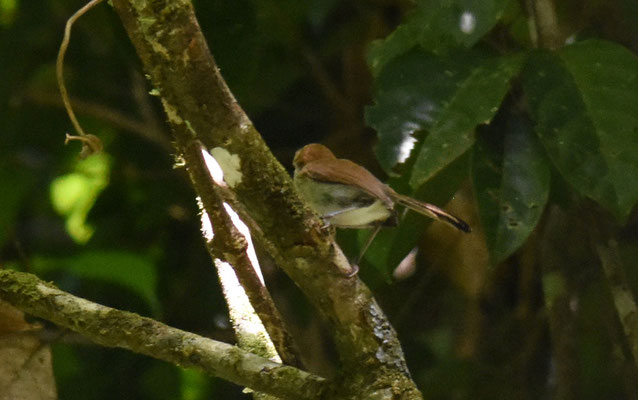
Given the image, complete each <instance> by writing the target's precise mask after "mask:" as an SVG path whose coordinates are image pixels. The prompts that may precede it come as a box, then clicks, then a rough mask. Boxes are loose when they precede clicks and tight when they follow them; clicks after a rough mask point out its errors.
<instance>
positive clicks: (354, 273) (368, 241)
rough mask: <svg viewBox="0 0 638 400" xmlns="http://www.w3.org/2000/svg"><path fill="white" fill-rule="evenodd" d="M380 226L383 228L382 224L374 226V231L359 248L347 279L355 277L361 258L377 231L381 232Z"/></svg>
mask: <svg viewBox="0 0 638 400" xmlns="http://www.w3.org/2000/svg"><path fill="white" fill-rule="evenodd" d="M382 226H383V224H382V223H377V224H376V225H375V227H374V230H373V231H372V233H371V234H370V236H368V238H367V239H366V242H365V244H364V245H363V247H361V251H360V252H359V255H358V256H357V258H356V259H355V262H354V263H352V272H350V273H349V274H348V277H352V276H354V275H356V274H357V272H359V263H360V262H361V260H362V259H363V256H364V255H365V253H366V251H367V250H368V247H370V245H371V244H372V241H373V240H374V238H375V237H376V236H377V233H379V231H380V230H381V227H382Z"/></svg>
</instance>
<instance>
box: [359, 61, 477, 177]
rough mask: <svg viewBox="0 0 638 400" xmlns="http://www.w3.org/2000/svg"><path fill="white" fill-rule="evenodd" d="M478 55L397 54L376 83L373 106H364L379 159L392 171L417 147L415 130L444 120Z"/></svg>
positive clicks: (426, 127)
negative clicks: (375, 138)
mask: <svg viewBox="0 0 638 400" xmlns="http://www.w3.org/2000/svg"><path fill="white" fill-rule="evenodd" d="M478 58H479V56H478V55H476V54H470V53H467V52H462V53H458V54H457V55H456V56H455V57H449V58H448V57H446V58H442V57H437V56H435V55H434V54H431V53H427V52H424V51H421V50H417V49H415V50H412V51H410V52H409V53H407V54H405V55H403V56H401V57H399V58H397V59H396V60H394V61H393V62H392V63H391V64H389V65H388V67H387V68H386V69H385V70H384V71H383V73H382V74H381V75H380V76H379V77H378V79H377V81H376V88H375V105H374V106H371V107H368V108H367V109H366V122H367V123H368V125H370V126H372V127H373V128H375V129H376V130H377V134H378V136H379V143H378V146H377V157H378V159H379V162H380V164H381V166H382V167H383V168H384V169H385V170H386V172H388V173H390V174H391V173H392V168H394V166H395V165H396V164H397V163H401V162H403V161H405V160H406V159H407V158H408V157H409V155H410V152H411V150H412V148H413V147H414V142H415V141H416V139H415V138H414V134H415V133H416V132H419V131H424V130H427V129H428V128H430V127H431V126H432V125H434V124H435V123H436V121H437V120H439V118H440V114H441V113H442V112H443V111H444V109H445V107H446V106H447V102H449V100H450V99H452V98H454V97H455V95H456V93H457V91H458V90H459V87H460V85H461V82H462V81H463V80H464V79H466V78H467V76H468V75H469V65H471V64H472V63H476V62H477V59H478Z"/></svg>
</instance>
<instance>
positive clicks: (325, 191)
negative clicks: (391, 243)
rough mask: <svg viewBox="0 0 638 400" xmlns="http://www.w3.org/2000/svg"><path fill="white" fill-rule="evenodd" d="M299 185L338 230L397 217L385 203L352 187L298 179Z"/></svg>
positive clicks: (305, 196)
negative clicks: (393, 216)
mask: <svg viewBox="0 0 638 400" xmlns="http://www.w3.org/2000/svg"><path fill="white" fill-rule="evenodd" d="M295 186H296V187H297V190H298V191H299V192H300V194H301V195H302V196H303V197H304V199H305V200H306V201H307V202H308V203H309V204H310V206H311V207H312V208H313V209H314V210H315V211H316V212H317V213H318V214H319V215H320V216H321V217H323V218H324V220H325V221H326V222H328V223H330V225H334V226H336V227H341V228H364V227H368V226H372V225H375V224H376V223H379V222H384V221H386V220H387V219H388V218H390V217H391V216H392V215H393V212H392V210H391V209H389V208H388V206H387V205H386V204H384V203H383V202H382V201H381V200H379V199H377V198H374V197H372V196H370V195H369V194H368V193H366V192H364V191H363V190H360V189H359V188H356V187H353V186H350V185H344V184H340V183H326V182H317V181H312V180H310V179H307V178H297V179H295Z"/></svg>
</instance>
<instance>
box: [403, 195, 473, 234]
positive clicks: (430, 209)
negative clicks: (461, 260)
mask: <svg viewBox="0 0 638 400" xmlns="http://www.w3.org/2000/svg"><path fill="white" fill-rule="evenodd" d="M391 197H392V198H393V199H394V200H395V201H396V202H397V203H399V204H401V205H402V206H404V207H407V208H409V209H411V210H414V211H416V212H418V213H419V214H423V215H425V216H427V217H430V218H434V219H436V220H438V221H442V222H445V223H446V224H448V225H451V226H453V227H454V228H456V229H458V230H460V231H463V232H471V231H472V229H471V228H470V226H469V225H468V224H467V222H465V221H463V220H462V219H460V218H457V217H455V216H454V215H452V214H448V213H447V212H445V211H443V210H442V209H440V208H439V207H437V206H435V205H433V204H429V203H423V202H421V201H418V200H415V199H413V198H412V197H408V196H404V195H402V194H399V193H397V192H394V191H393V193H391Z"/></svg>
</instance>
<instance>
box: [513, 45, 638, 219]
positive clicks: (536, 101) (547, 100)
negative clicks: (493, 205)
mask: <svg viewBox="0 0 638 400" xmlns="http://www.w3.org/2000/svg"><path fill="white" fill-rule="evenodd" d="M524 88H525V92H526V94H527V96H528V99H529V103H530V105H531V108H532V110H533V113H534V115H535V118H536V123H537V125H536V131H537V134H538V135H539V137H540V138H541V141H542V142H543V145H544V146H545V148H546V150H547V153H548V154H549V156H550V158H551V160H552V162H553V163H554V164H555V165H556V167H557V169H558V170H559V171H560V173H561V174H562V175H563V177H564V178H565V180H566V181H568V182H569V183H570V184H572V185H573V186H574V187H575V188H576V190H577V191H579V192H580V193H581V194H583V195H585V196H588V197H590V198H592V199H594V200H595V201H597V202H598V203H600V204H601V205H602V206H603V207H605V208H607V209H608V210H610V211H611V212H612V213H613V214H614V215H615V216H616V217H617V218H618V219H619V220H621V221H624V220H625V219H626V218H627V216H628V215H629V212H630V211H631V209H632V207H633V206H634V204H635V203H636V200H638V179H636V177H637V176H638V58H636V57H635V55H634V54H632V53H631V52H630V51H628V50H627V49H625V48H623V47H621V46H619V45H616V44H612V43H609V42H604V41H600V40H589V41H585V42H580V43H576V44H574V45H571V46H568V47H566V48H564V49H562V50H561V51H560V52H558V53H549V52H537V53H535V54H534V55H533V57H531V58H530V61H529V63H528V65H527V68H526V72H525V75H524Z"/></svg>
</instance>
